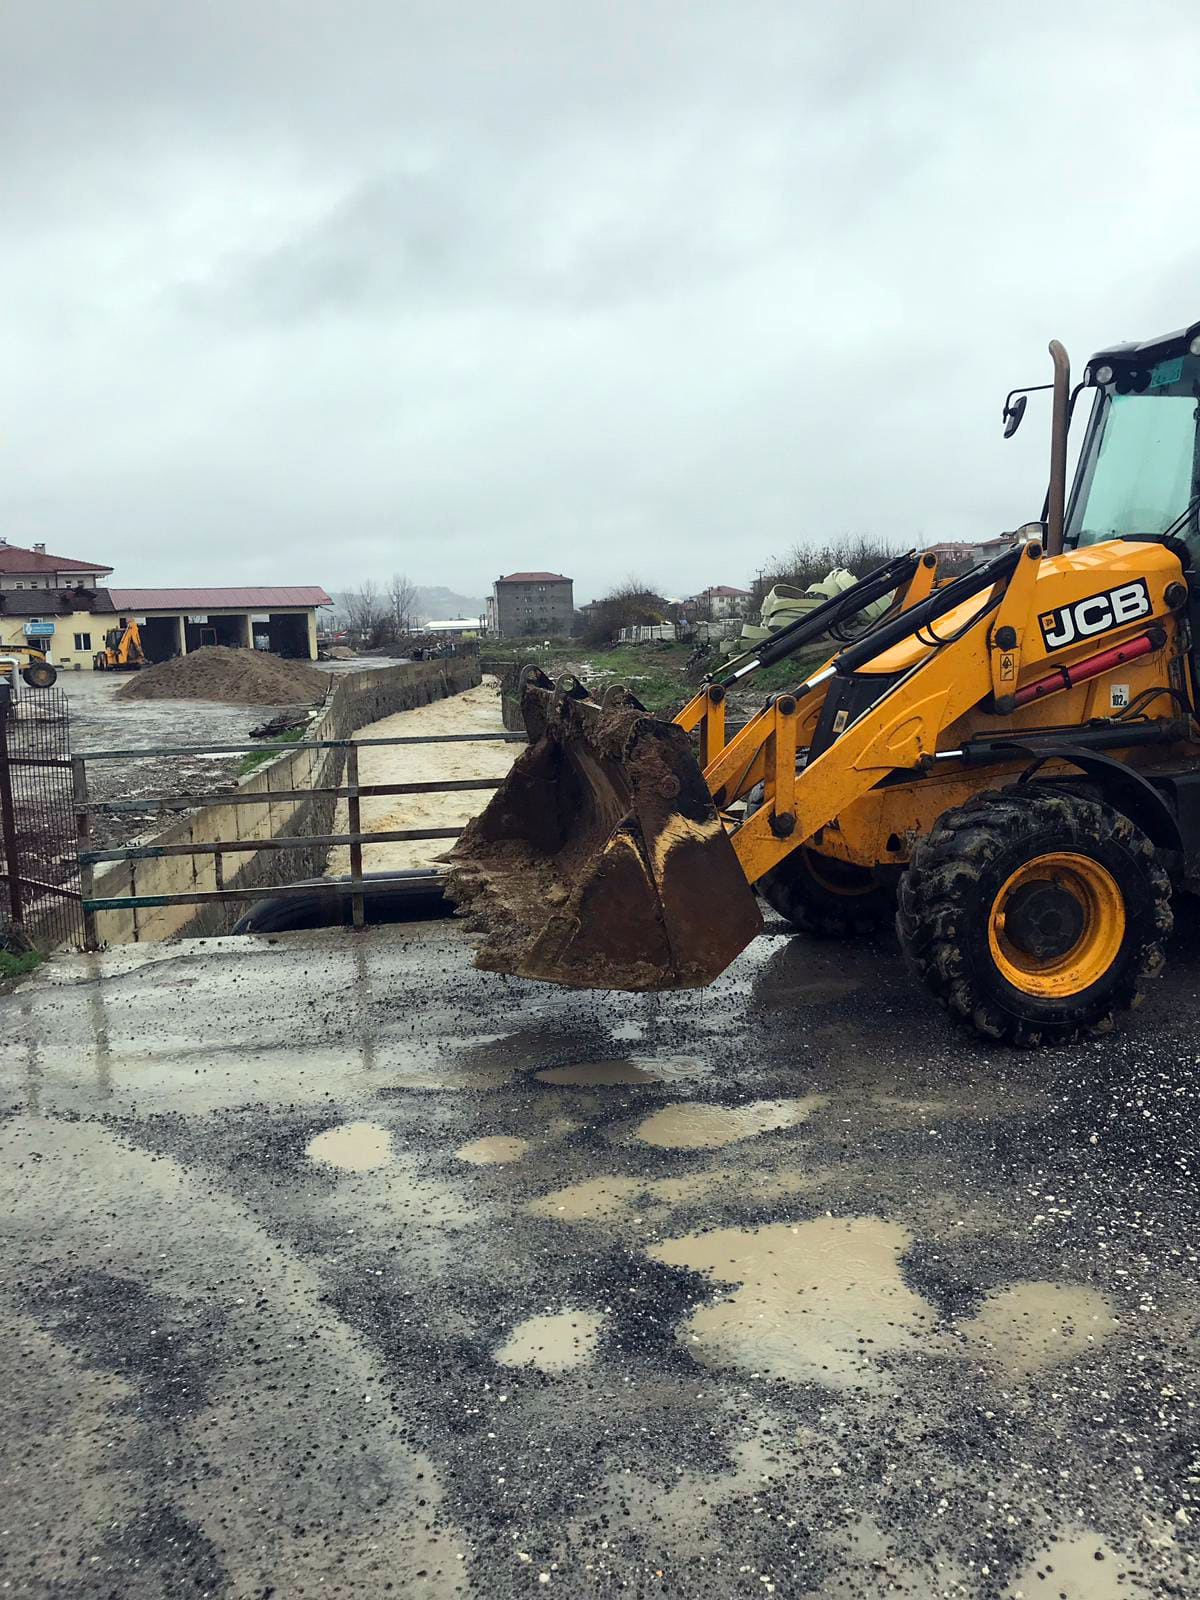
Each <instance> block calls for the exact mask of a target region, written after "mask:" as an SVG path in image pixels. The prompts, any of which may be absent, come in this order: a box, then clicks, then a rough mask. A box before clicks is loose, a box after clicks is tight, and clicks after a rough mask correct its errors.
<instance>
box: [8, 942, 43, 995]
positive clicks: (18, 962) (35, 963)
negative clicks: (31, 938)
mask: <svg viewBox="0 0 1200 1600" xmlns="http://www.w3.org/2000/svg"><path fill="white" fill-rule="evenodd" d="M45 959H46V958H45V956H44V955H43V954H42V952H41V951H40V950H23V951H22V952H21V954H20V955H13V953H12V952H11V951H10V950H0V989H2V988H4V987H5V986H6V985H8V984H10V983H15V982H16V980H17V979H18V978H23V977H24V976H25V974H26V973H27V972H34V971H36V969H37V968H38V967H40V966H41V964H42V962H43V961H44V960H45Z"/></svg>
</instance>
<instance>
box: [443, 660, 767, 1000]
mask: <svg viewBox="0 0 1200 1600" xmlns="http://www.w3.org/2000/svg"><path fill="white" fill-rule="evenodd" d="M522 710H523V712H524V715H525V721H526V726H527V728H528V730H529V735H530V739H531V740H532V743H531V745H530V747H529V749H528V750H526V751H524V752H523V753H522V755H521V756H520V757H519V758H518V760H517V761H516V763H515V764H514V766H513V769H512V771H511V773H510V774H509V776H508V777H507V778H506V780H505V782H504V784H503V786H502V787H501V788H500V789H498V790H497V792H496V794H495V796H494V797H493V799H492V801H491V802H490V804H489V805H488V806H487V808H486V810H484V811H483V812H482V813H481V814H480V815H479V816H478V817H476V818H475V819H474V821H472V822H471V823H469V824H468V825H467V827H466V829H465V830H464V831H463V833H462V835H461V837H460V838H459V839H458V841H457V843H456V844H455V846H454V848H453V850H451V852H450V854H449V856H448V857H447V858H446V859H447V861H448V863H449V877H448V880H447V886H446V892H447V894H448V895H449V896H450V898H451V899H453V900H454V901H455V902H456V903H457V905H458V907H459V910H460V911H461V912H462V913H463V914H465V915H467V916H469V917H470V918H471V919H472V921H473V922H474V924H475V926H476V928H477V929H478V930H480V931H481V932H482V933H483V935H484V938H483V942H482V944H481V946H480V948H479V950H478V952H477V954H476V958H475V961H476V965H477V966H480V967H485V968H487V969H489V970H490V971H493V972H508V973H513V974H515V975H517V976H519V977H522V978H540V979H543V980H545V981H546V982H549V983H559V984H564V985H566V986H567V987H569V988H576V989H634V990H650V989H683V988H693V987H696V986H698V985H701V984H705V983H710V982H711V981H712V979H713V978H715V977H716V976H717V975H718V973H720V972H723V971H724V969H725V968H726V967H727V966H728V965H729V963H730V962H731V961H732V960H733V959H734V957H735V956H737V955H738V954H739V953H740V952H741V951H742V950H744V949H745V947H746V945H747V944H749V942H750V940H751V939H753V938H754V936H755V934H756V933H758V931H759V929H760V928H761V926H762V920H761V918H760V916H759V911H758V905H757V902H756V900H755V898H754V894H753V891H752V890H751V889H750V886H749V885H748V884H747V882H746V879H745V877H744V876H743V873H742V870H741V867H740V866H739V865H738V861H737V857H736V856H735V855H734V852H733V846H732V845H731V844H730V842H729V838H728V836H727V835H726V832H725V829H724V827H723V826H722V823H721V819H720V817H719V816H718V815H717V812H716V809H715V807H714V806H713V803H712V798H711V796H710V795H709V792H708V786H707V784H706V783H705V782H704V775H703V773H702V772H701V771H700V768H699V766H698V764H697V761H696V758H695V756H694V755H693V753H692V750H691V747H690V745H689V743H688V738H687V735H686V734H685V733H684V732H683V730H682V729H681V728H677V727H676V726H675V725H674V724H673V723H669V722H663V721H660V720H659V719H658V718H656V717H653V716H651V715H650V714H649V713H648V712H646V711H644V710H642V709H641V707H640V706H638V705H637V703H636V702H632V703H630V702H629V701H628V699H627V698H626V697H623V696H621V695H620V694H618V695H616V696H614V695H613V694H612V693H611V692H610V694H609V695H608V696H607V697H606V703H605V705H604V706H603V707H601V706H598V705H597V704H596V703H595V702H594V701H592V700H590V699H588V698H587V697H586V696H585V695H584V694H583V692H582V691H581V690H579V689H578V688H573V689H564V688H561V687H560V688H559V689H551V688H549V687H536V686H535V687H528V688H526V690H525V693H524V697H523V700H522Z"/></svg>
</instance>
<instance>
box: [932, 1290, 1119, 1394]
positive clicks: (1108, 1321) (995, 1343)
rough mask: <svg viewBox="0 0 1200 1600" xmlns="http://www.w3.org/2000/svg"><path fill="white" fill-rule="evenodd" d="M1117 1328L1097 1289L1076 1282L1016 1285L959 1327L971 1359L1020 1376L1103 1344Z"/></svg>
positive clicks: (990, 1299) (995, 1296)
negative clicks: (969, 1350)
mask: <svg viewBox="0 0 1200 1600" xmlns="http://www.w3.org/2000/svg"><path fill="white" fill-rule="evenodd" d="M1116 1326H1117V1322H1116V1319H1115V1318H1114V1316H1113V1313H1112V1306H1111V1305H1110V1304H1109V1302H1108V1300H1107V1298H1106V1297H1105V1296H1104V1295H1103V1294H1101V1293H1100V1291H1099V1290H1098V1289H1089V1288H1088V1287H1086V1285H1083V1284H1072V1283H1013V1284H1010V1285H1009V1286H1008V1287H1007V1288H1005V1289H998V1290H997V1291H996V1292H995V1293H994V1294H990V1295H989V1296H988V1297H987V1299H986V1300H985V1301H984V1302H983V1305H982V1306H981V1307H980V1308H979V1310H978V1311H977V1312H976V1313H975V1315H974V1316H973V1317H970V1318H968V1319H966V1320H965V1321H963V1322H960V1323H959V1324H958V1331H959V1333H960V1334H962V1335H964V1336H965V1338H966V1339H967V1341H968V1344H969V1347H970V1349H971V1353H972V1355H974V1357H975V1358H976V1359H977V1360H978V1361H980V1362H982V1363H983V1364H984V1365H985V1366H992V1367H998V1368H999V1369H1000V1370H1001V1371H1002V1372H1006V1373H1008V1374H1009V1375H1010V1376H1012V1377H1015V1378H1023V1377H1028V1376H1030V1375H1031V1374H1032V1373H1035V1372H1041V1371H1042V1370H1043V1369H1045V1368H1046V1367H1053V1366H1056V1365H1057V1364H1058V1363H1059V1362H1060V1361H1068V1360H1070V1359H1071V1357H1072V1356H1076V1355H1079V1354H1080V1353H1081V1352H1082V1351H1084V1350H1086V1349H1087V1348H1088V1347H1089V1346H1090V1345H1095V1344H1099V1343H1100V1342H1101V1340H1103V1339H1106V1338H1107V1337H1108V1336H1109V1334H1111V1333H1112V1332H1113V1330H1114V1328H1115V1327H1116Z"/></svg>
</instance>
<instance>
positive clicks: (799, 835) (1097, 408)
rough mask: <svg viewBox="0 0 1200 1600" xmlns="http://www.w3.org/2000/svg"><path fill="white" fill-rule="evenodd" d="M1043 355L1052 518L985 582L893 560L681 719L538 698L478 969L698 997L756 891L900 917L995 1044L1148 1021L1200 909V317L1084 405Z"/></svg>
mask: <svg viewBox="0 0 1200 1600" xmlns="http://www.w3.org/2000/svg"><path fill="white" fill-rule="evenodd" d="M1050 351H1051V355H1052V358H1053V362H1054V381H1053V383H1052V384H1044V385H1039V386H1038V387H1041V388H1046V389H1052V390H1053V420H1052V428H1051V434H1052V439H1051V465H1050V484H1049V490H1048V493H1047V496H1046V502H1045V505H1044V506H1043V509H1042V517H1041V519H1040V521H1038V522H1037V523H1031V524H1027V525H1026V526H1025V527H1023V528H1022V529H1020V531H1019V532H1018V533H1017V534H1015V535H1013V536H1011V537H1010V538H1009V539H1008V540H1007V541H1001V542H1000V544H1001V548H1000V550H999V553H998V554H994V555H991V556H990V557H989V558H988V559H985V560H983V561H982V562H981V563H980V564H978V565H976V566H975V567H974V568H973V569H972V570H970V571H968V572H967V573H966V574H964V575H963V576H960V577H957V578H954V579H952V580H949V581H946V582H942V583H939V582H938V575H937V562H936V559H935V556H934V555H933V554H932V553H931V552H925V553H920V552H917V551H913V552H911V553H909V554H908V555H905V556H902V557H900V558H899V559H897V560H894V561H891V562H889V563H888V564H886V565H885V566H883V567H881V568H879V570H877V571H876V572H873V573H870V574H868V575H867V576H866V577H865V578H863V579H861V580H860V581H859V582H858V583H856V584H855V585H854V586H853V587H851V588H849V589H846V590H845V591H844V592H842V593H840V594H838V595H836V596H834V597H833V598H832V599H830V600H828V601H827V602H826V603H825V604H824V605H822V606H819V607H817V608H816V609H815V610H814V611H811V612H810V613H809V614H808V615H807V616H805V617H802V618H800V619H798V620H797V621H796V622H794V623H792V624H791V625H790V626H788V627H785V628H784V629H782V630H780V632H778V633H776V634H774V635H772V636H771V638H770V639H768V640H767V641H766V642H765V643H763V644H761V645H760V646H759V647H757V651H756V652H754V651H752V652H751V653H750V654H749V657H748V658H743V659H741V660H735V661H733V662H731V663H730V664H729V666H728V667H727V668H725V669H723V670H722V672H721V674H720V676H717V677H714V678H713V679H712V680H711V681H709V682H707V683H706V684H704V685H703V687H702V688H701V689H700V691H699V692H698V694H697V695H696V696H695V698H694V699H693V700H692V701H691V703H690V704H689V705H688V706H686V707H685V709H684V710H683V711H681V712H680V713H679V715H678V716H677V717H676V718H675V719H674V721H673V722H666V721H662V720H660V719H658V718H656V717H653V716H650V715H649V714H648V713H647V712H645V711H644V710H643V709H642V708H641V706H640V705H639V704H638V702H637V701H636V699H635V698H634V697H633V696H632V695H631V694H630V693H628V691H625V690H622V689H619V688H615V687H614V688H610V689H609V690H608V691H607V692H606V693H605V695H604V698H603V700H602V702H601V703H599V704H597V703H595V702H594V701H593V700H592V699H591V698H590V696H589V695H588V694H587V692H586V690H585V689H584V688H583V687H582V686H581V685H580V684H579V683H577V682H575V681H574V680H573V679H565V680H560V682H559V683H558V684H557V685H554V684H551V683H550V682H549V680H547V679H546V678H545V677H544V676H542V675H540V674H537V673H536V672H535V673H533V674H532V675H531V677H530V680H529V682H528V683H527V685H526V688H525V691H524V696H523V711H524V716H525V720H526V724H527V727H528V731H529V735H530V739H531V741H532V742H531V745H530V747H529V748H528V749H527V750H526V751H524V752H523V753H522V755H521V756H520V758H519V759H518V760H517V762H516V763H515V765H514V767H513V769H512V772H511V774H510V776H509V778H508V779H507V780H506V781H505V783H504V785H503V786H502V787H501V788H500V789H499V790H498V791H497V793H496V795H495V796H494V798H493V799H492V801H491V802H490V804H489V805H488V806H487V808H486V809H485V810H484V811H483V812H482V813H481V814H480V816H479V817H478V818H476V819H475V821H474V822H473V823H472V824H471V825H470V826H469V827H468V828H467V829H466V830H465V832H464V833H463V835H462V836H461V838H460V839H459V841H458V842H457V844H456V845H455V847H454V849H453V850H452V851H451V853H450V856H449V858H448V859H449V862H450V872H449V878H448V890H449V893H450V895H451V897H452V898H453V899H455V900H456V902H457V903H458V907H459V910H460V912H466V913H467V914H469V915H472V916H473V917H474V918H475V921H476V925H477V927H478V928H480V929H481V930H482V931H483V933H484V939H483V941H482V945H481V948H480V950H479V952H478V954H477V957H476V960H477V963H478V964H479V965H481V966H483V967H486V968H490V969H493V970H497V971H501V972H507V973H515V974H518V975H520V976H523V977H527V978H535V979H543V980H548V981H550V982H554V983H560V984H567V985H571V986H577V987H599V988H615V989H630V990H650V989H668V988H680V987H686V986H693V985H699V984H705V983H708V982H710V981H711V980H712V979H713V978H714V977H716V976H717V974H718V973H720V972H721V971H722V970H723V969H724V968H725V967H726V966H727V965H728V964H729V963H730V962H731V961H732V960H733V959H734V958H735V957H736V956H737V955H738V954H739V952H740V951H741V950H742V949H744V947H745V946H746V945H747V943H748V942H749V941H750V940H751V939H752V938H753V937H754V936H755V934H756V933H757V932H758V930H759V927H760V914H759V909H758V904H757V901H756V896H755V891H756V890H757V892H758V894H759V895H761V897H762V898H763V899H764V900H765V901H766V902H767V903H768V904H769V905H771V906H772V907H773V908H774V909H775V911H776V912H778V913H779V914H780V915H782V916H783V917H784V918H785V919H787V920H788V921H789V922H790V923H792V924H793V925H794V926H795V927H796V928H798V929H800V930H803V931H805V932H808V933H810V934H811V933H815V934H820V935H825V936H840V937H853V936H855V935H857V934H860V933H862V932H864V931H866V930H867V929H869V928H871V927H874V926H876V925H878V924H879V923H880V922H881V921H883V920H885V919H888V918H891V917H893V916H894V918H895V925H896V929H897V932H898V934H899V939H900V944H901V946H902V948H903V951H904V954H905V956H906V958H907V961H908V965H909V966H910V968H911V970H912V971H913V973H914V974H915V975H916V976H917V977H918V978H919V979H921V980H923V981H924V982H925V983H926V984H927V985H928V986H929V988H930V989H931V990H932V991H933V993H934V994H935V995H936V996H937V997H938V999H939V1000H940V1001H941V1002H942V1003H943V1004H944V1005H945V1006H946V1008H947V1009H948V1010H949V1012H950V1013H951V1014H952V1016H954V1017H955V1018H956V1019H958V1020H960V1021H962V1022H964V1023H965V1024H966V1025H968V1026H970V1027H974V1028H975V1029H976V1030H978V1032H979V1033H981V1034H983V1035H985V1036H987V1037H990V1038H994V1039H1003V1040H1007V1041H1009V1042H1011V1043H1014V1044H1020V1045H1032V1044H1037V1043H1041V1042H1048V1041H1053V1040H1065V1039H1072V1038H1075V1037H1077V1036H1078V1035H1080V1034H1083V1033H1089V1032H1097V1031H1100V1030H1103V1029H1105V1028H1107V1027H1109V1026H1110V1025H1111V1023H1112V1020H1113V1018H1114V1015H1115V1014H1116V1013H1118V1012H1121V1011H1123V1010H1126V1009H1128V1008H1130V1007H1132V1006H1135V1005H1136V1004H1137V1003H1138V1002H1139V1000H1140V999H1141V997H1142V994H1143V992H1144V990H1145V988H1146V985H1147V984H1148V983H1149V982H1150V980H1151V979H1153V978H1154V977H1155V976H1156V975H1157V974H1158V973H1159V971H1160V970H1161V968H1162V965H1163V952H1162V941H1163V937H1164V935H1165V934H1167V933H1168V932H1169V931H1170V928H1171V925H1172V913H1171V895H1172V891H1173V890H1175V889H1182V888H1187V887H1192V888H1200V729H1198V726H1197V708H1198V699H1197V694H1198V682H1197V667H1198V663H1197V655H1196V652H1197V648H1198V643H1197V626H1198V624H1200V576H1198V575H1197V559H1198V558H1200V525H1198V511H1200V426H1198V419H1200V323H1197V324H1195V325H1193V326H1192V327H1189V328H1185V329H1182V330H1181V331H1179V332H1177V333H1173V334H1169V335H1166V336H1164V337H1162V338H1158V339H1151V340H1148V341H1146V342H1145V343H1140V344H1125V345H1119V346H1115V347H1112V348H1109V349H1105V350H1102V351H1100V352H1098V353H1097V354H1096V355H1094V356H1093V357H1092V359H1091V361H1090V362H1089V363H1088V366H1087V369H1086V371H1085V373H1084V375H1083V381H1082V383H1080V384H1079V386H1078V387H1077V388H1076V389H1075V390H1074V391H1072V389H1071V383H1070V367H1069V363H1068V361H1067V356H1066V352H1065V351H1064V350H1063V348H1062V346H1061V345H1060V344H1058V343H1057V341H1056V342H1054V343H1052V344H1051V346H1050ZM1084 391H1088V392H1089V393H1090V394H1091V396H1092V407H1091V416H1090V420H1089V421H1088V423H1087V431H1086V434H1085V437H1084V440H1083V444H1082V448H1081V451H1080V456H1079V464H1078V468H1077V471H1076V476H1075V480H1074V485H1073V488H1072V491H1071V494H1070V497H1069V500H1068V497H1067V493H1066V485H1067V470H1066V468H1067V436H1068V429H1069V425H1070V416H1071V412H1072V410H1073V409H1074V406H1075V402H1076V401H1077V400H1078V398H1079V396H1080V395H1081V394H1082V393H1084ZM1029 392H1030V391H1028V390H1014V391H1013V392H1012V393H1011V394H1010V395H1009V396H1008V399H1007V401H1006V403H1005V407H1004V421H1005V436H1006V437H1009V436H1011V434H1012V433H1014V432H1015V431H1016V428H1017V426H1018V425H1019V423H1020V421H1021V417H1022V415H1023V413H1024V410H1025V407H1026V404H1027V395H1028V393H1029ZM884 596H887V597H888V598H889V601H890V603H889V605H888V607H887V609H886V610H885V612H884V614H883V615H882V616H880V617H877V618H876V619H875V620H873V621H871V622H869V623H868V625H867V626H866V627H865V628H861V629H860V630H859V631H855V630H856V627H858V623H860V622H861V617H862V613H863V611H864V609H866V608H868V607H869V606H871V605H872V604H873V603H874V602H875V601H877V600H879V599H881V598H883V597H884ZM856 619H858V622H856ZM826 635H832V637H833V639H834V640H835V642H837V644H838V646H839V647H838V648H837V650H836V651H835V653H834V654H833V655H832V656H831V657H830V658H829V659H828V660H827V661H826V662H825V664H824V665H822V666H821V667H820V668H819V670H816V671H812V672H810V673H809V674H808V675H806V676H804V677H803V678H802V679H801V680H800V681H798V682H797V683H796V684H795V686H794V687H793V688H791V689H790V690H789V691H787V692H785V693H776V694H772V695H771V696H770V697H769V698H768V699H767V700H766V703H765V704H763V705H762V707H761V709H760V710H759V711H758V712H757V714H756V715H754V716H753V717H752V718H751V719H750V720H749V721H748V722H747V723H746V724H745V726H743V727H741V728H740V729H738V730H736V731H731V730H729V729H727V727H726V696H727V693H728V691H729V690H731V689H733V688H735V687H737V686H738V685H740V684H742V683H743V682H744V680H745V679H747V678H748V677H750V676H751V675H752V673H753V672H754V671H756V670H757V669H758V668H760V667H765V666H767V665H770V664H772V663H775V662H778V661H781V660H783V659H785V658H787V657H788V656H790V655H792V654H794V653H795V652H797V651H799V650H801V649H805V648H808V649H809V650H811V647H812V645H813V643H814V642H815V641H816V640H818V639H820V638H823V637H825V636H826Z"/></svg>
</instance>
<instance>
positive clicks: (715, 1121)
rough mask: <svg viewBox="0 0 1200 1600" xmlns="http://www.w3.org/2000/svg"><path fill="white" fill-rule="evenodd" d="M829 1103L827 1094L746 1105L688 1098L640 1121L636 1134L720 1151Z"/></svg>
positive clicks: (657, 1142) (676, 1146)
mask: <svg viewBox="0 0 1200 1600" xmlns="http://www.w3.org/2000/svg"><path fill="white" fill-rule="evenodd" d="M824 1104H825V1096H824V1095H809V1096H808V1097H807V1098H806V1099H803V1100H755V1101H753V1102H752V1103H751V1104H750V1105H745V1106H713V1105H704V1104H698V1103H696V1102H691V1101H685V1102H683V1103H682V1104H680V1105H674V1106H664V1107H663V1109H662V1110H661V1111H656V1112H654V1113H653V1115H652V1116H649V1117H647V1118H646V1119H645V1121H644V1122H639V1123H638V1125H637V1127H636V1128H635V1129H634V1133H635V1135H636V1136H637V1138H639V1139H640V1140H641V1141H642V1142H643V1144H651V1145H654V1146H655V1147H656V1148H657V1149H659V1150H719V1149H721V1148H722V1147H723V1146H724V1145H727V1144H737V1143H738V1141H739V1140H741V1139H753V1138H754V1137H755V1136H756V1135H757V1134H760V1133H770V1132H772V1131H773V1130H775V1129H777V1128H792V1127H795V1125H796V1124H797V1123H798V1122H803V1121H804V1120H805V1118H806V1117H808V1116H809V1115H811V1113H812V1112H813V1111H815V1110H817V1109H818V1107H820V1106H823V1105H824Z"/></svg>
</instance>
